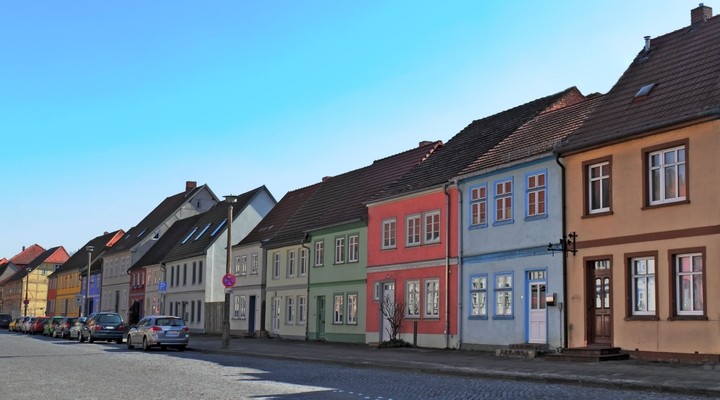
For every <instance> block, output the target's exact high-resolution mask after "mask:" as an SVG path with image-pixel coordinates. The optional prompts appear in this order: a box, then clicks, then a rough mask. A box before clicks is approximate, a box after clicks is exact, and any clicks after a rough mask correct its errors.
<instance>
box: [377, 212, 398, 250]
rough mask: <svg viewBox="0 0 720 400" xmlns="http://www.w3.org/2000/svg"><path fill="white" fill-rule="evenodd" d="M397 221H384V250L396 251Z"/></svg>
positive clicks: (389, 219)
mask: <svg viewBox="0 0 720 400" xmlns="http://www.w3.org/2000/svg"><path fill="white" fill-rule="evenodd" d="M396 237H397V221H396V220H395V218H388V219H385V220H383V221H382V242H381V243H380V244H381V245H382V248H383V249H394V248H396V247H397V240H396Z"/></svg>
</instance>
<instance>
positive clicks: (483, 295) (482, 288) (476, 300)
mask: <svg viewBox="0 0 720 400" xmlns="http://www.w3.org/2000/svg"><path fill="white" fill-rule="evenodd" d="M487 284H488V276H487V274H479V275H471V276H470V315H469V318H470V319H487V316H488V302H487V299H488V287H487Z"/></svg>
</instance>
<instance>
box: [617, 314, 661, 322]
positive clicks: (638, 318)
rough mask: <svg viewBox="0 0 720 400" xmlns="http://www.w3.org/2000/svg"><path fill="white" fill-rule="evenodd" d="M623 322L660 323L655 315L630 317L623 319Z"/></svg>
mask: <svg viewBox="0 0 720 400" xmlns="http://www.w3.org/2000/svg"><path fill="white" fill-rule="evenodd" d="M625 321H660V318H658V316H657V315H632V316H629V317H625Z"/></svg>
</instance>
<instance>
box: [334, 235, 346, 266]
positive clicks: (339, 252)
mask: <svg viewBox="0 0 720 400" xmlns="http://www.w3.org/2000/svg"><path fill="white" fill-rule="evenodd" d="M344 262H345V238H344V237H339V238H335V264H343V263H344Z"/></svg>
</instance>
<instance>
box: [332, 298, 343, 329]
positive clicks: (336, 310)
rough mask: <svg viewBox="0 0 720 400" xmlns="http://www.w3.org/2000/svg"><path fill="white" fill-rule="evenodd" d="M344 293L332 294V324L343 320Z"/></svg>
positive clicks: (340, 323)
mask: <svg viewBox="0 0 720 400" xmlns="http://www.w3.org/2000/svg"><path fill="white" fill-rule="evenodd" d="M344 312H345V295H344V294H340V293H335V294H334V295H333V325H342V324H343V323H344V322H345V319H344V317H343V314H344Z"/></svg>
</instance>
